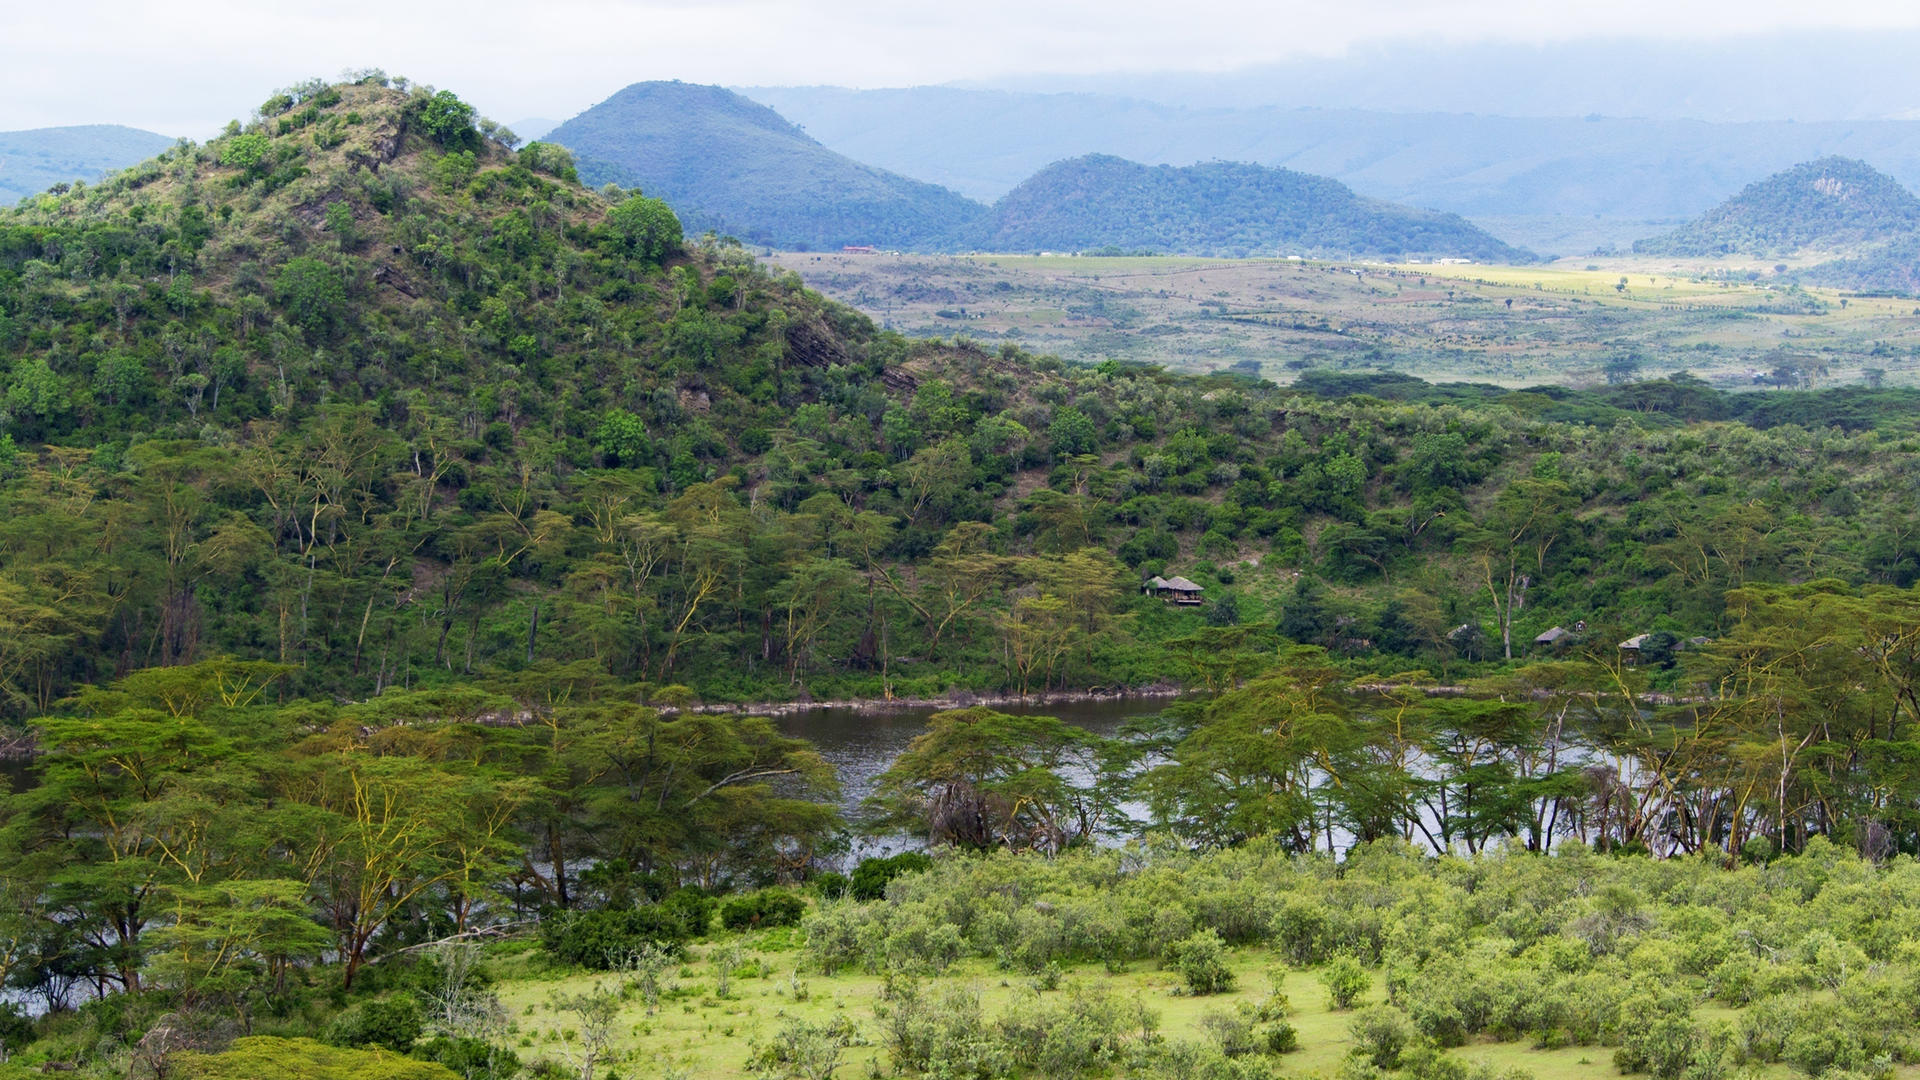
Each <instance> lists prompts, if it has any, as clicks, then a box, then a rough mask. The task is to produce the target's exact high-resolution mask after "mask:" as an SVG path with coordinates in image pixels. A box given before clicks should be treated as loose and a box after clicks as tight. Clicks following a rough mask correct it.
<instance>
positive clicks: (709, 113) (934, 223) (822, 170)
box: [547, 82, 986, 250]
mask: <svg viewBox="0 0 1920 1080" xmlns="http://www.w3.org/2000/svg"><path fill="white" fill-rule="evenodd" d="M547 138H548V139H549V140H551V141H553V142H556V143H559V144H560V145H562V146H565V147H567V148H569V149H571V150H572V151H574V153H575V154H577V155H578V156H579V161H580V169H581V174H582V176H583V177H584V178H585V179H586V180H587V181H588V182H589V183H592V184H599V183H603V182H608V181H611V182H614V183H618V184H621V185H624V186H628V187H639V188H642V189H643V190H645V191H646V192H647V193H648V194H649V195H655V196H658V197H661V198H664V199H666V200H667V201H669V202H671V203H672V204H673V206H674V208H675V209H676V210H677V211H679V213H680V215H681V217H682V218H683V219H685V222H686V224H687V227H688V229H689V231H690V232H693V233H698V232H702V231H705V230H707V229H713V230H717V231H719V232H721V233H726V234H730V235H733V236H737V237H739V238H740V239H742V240H745V241H747V242H749V243H754V244H767V245H771V246H774V247H781V248H792V249H799V250H817V249H821V248H839V247H842V246H844V245H874V246H881V247H903V248H917V249H929V248H945V247H950V246H952V245H953V243H954V242H955V240H956V238H957V237H959V236H960V235H961V234H962V233H964V232H965V231H966V230H967V228H968V227H969V226H971V225H972V224H973V223H974V222H975V221H977V220H979V219H980V218H981V217H982V216H983V215H984V214H985V213H986V208H985V207H984V206H981V205H980V204H979V203H976V202H973V201H972V200H970V199H966V198H963V197H962V196H960V195H957V194H955V193H954V192H951V191H948V190H947V189H946V188H942V187H937V186H935V185H933V184H927V183H922V182H920V181H917V180H909V179H907V178H906V177H904V176H899V175H896V174H894V173H890V172H887V171H886V170H884V169H877V168H874V167H872V166H869V165H863V164H861V163H860V162H857V161H854V160H852V159H851V158H847V157H844V156H842V155H840V154H837V153H834V152H833V151H831V150H828V149H827V148H826V147H824V146H821V145H820V144H819V143H818V142H815V141H814V140H813V139H812V138H811V137H809V136H808V135H807V134H806V133H805V132H803V131H801V130H800V129H799V128H798V127H795V126H794V125H793V124H791V123H788V122H787V121H786V120H784V119H782V118H781V117H780V115H779V114H778V113H776V112H774V111H773V110H772V109H769V108H767V107H766V106H764V105H758V104H755V103H754V102H752V101H749V100H747V99H746V98H744V97H741V96H740V95H738V94H735V93H733V92H731V91H729V90H724V89H722V88H720V87H717V86H700V85H696V84H691V83H681V82H643V83H635V84H633V85H632V86H629V87H627V88H626V89H624V90H622V91H620V92H619V93H617V94H615V95H613V96H612V97H610V98H608V99H607V100H605V101H603V102H601V103H600V104H598V105H595V106H594V107H593V108H591V109H588V110H587V111H586V112H584V113H581V114H580V115H579V116H576V117H574V118H573V119H571V120H569V121H567V122H566V123H564V124H561V125H560V126H559V127H557V128H554V129H553V130H552V131H551V132H550V133H549V134H548V135H547Z"/></svg>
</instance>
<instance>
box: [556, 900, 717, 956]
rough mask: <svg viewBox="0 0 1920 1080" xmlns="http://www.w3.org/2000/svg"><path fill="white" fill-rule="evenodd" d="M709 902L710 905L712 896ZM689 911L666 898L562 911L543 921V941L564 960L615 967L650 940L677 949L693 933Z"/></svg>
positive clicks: (653, 944) (650, 942)
mask: <svg viewBox="0 0 1920 1080" xmlns="http://www.w3.org/2000/svg"><path fill="white" fill-rule="evenodd" d="M702 899H705V898H704V897H703V898H702ZM707 903H708V904H709V905H711V904H712V901H711V900H708V901H707ZM711 910H712V909H711V907H708V908H707V911H708V912H711ZM687 914H688V913H686V912H682V911H676V910H674V909H672V908H669V907H668V905H667V904H666V903H660V904H653V905H650V906H648V907H642V908H633V909H628V910H622V909H617V908H607V909H602V910H600V911H581V912H562V913H559V914H556V915H549V916H547V917H546V918H545V919H544V920H542V921H541V924H540V943H541V945H542V946H544V947H545V948H546V950H547V954H548V955H549V956H552V957H553V958H554V959H555V960H558V961H560V962H561V963H563V964H578V965H579V966H581V967H584V968H591V969H593V970H595V971H611V970H614V969H616V968H619V967H621V966H622V965H624V964H625V962H626V959H627V957H628V956H629V955H631V954H633V953H634V952H636V951H639V950H640V949H642V948H644V947H646V946H649V945H651V946H659V947H664V948H669V949H673V950H676V951H677V950H678V949H679V947H680V945H681V944H682V943H684V942H685V941H686V940H687V938H688V937H690V936H691V933H690V932H689V930H688V922H689V920H688V918H687ZM708 917H711V916H710V915H709V916H708Z"/></svg>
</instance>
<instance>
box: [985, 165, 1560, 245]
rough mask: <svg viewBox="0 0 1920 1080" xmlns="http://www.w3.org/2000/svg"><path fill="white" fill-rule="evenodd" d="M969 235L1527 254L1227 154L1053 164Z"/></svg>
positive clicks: (1330, 184)
mask: <svg viewBox="0 0 1920 1080" xmlns="http://www.w3.org/2000/svg"><path fill="white" fill-rule="evenodd" d="M977 244H978V246H980V247H983V248H986V249H989V250H995V251H1026V250H1035V249H1042V250H1054V251H1086V250H1091V249H1096V248H1108V247H1113V248H1121V249H1125V250H1150V251H1158V252H1169V253H1180V254H1194V255H1230V256H1247V255H1260V254H1272V253H1274V252H1275V251H1278V252H1280V253H1282V254H1288V253H1300V254H1318V255H1335V256H1347V255H1393V256H1400V255H1426V256H1453V257H1461V258H1471V259H1475V260H1480V261H1486V262H1502V263H1520V262H1529V261H1531V260H1532V256H1531V255H1530V254H1528V253H1527V252H1524V251H1521V250H1519V249H1517V248H1513V247H1510V246H1508V245H1507V244H1505V243H1502V242H1501V241H1499V240H1497V239H1495V238H1494V237H1493V236H1491V235H1489V234H1487V233H1486V232H1483V231H1482V230H1480V229H1478V228H1476V227H1475V226H1473V225H1472V224H1471V223H1469V222H1468V221H1467V220H1466V219H1464V218H1462V217H1460V216H1458V215H1456V214H1443V213H1436V212H1434V211H1429V210H1417V209H1414V208H1412V207H1405V206H1397V205H1394V204H1392V203H1387V202H1382V201H1380V200H1378V199H1368V198H1363V197H1361V196H1359V195H1355V194H1354V193H1353V191H1352V190H1351V189H1349V188H1348V187H1347V186H1346V185H1344V184H1342V183H1340V182H1339V181H1337V180H1329V179H1327V178H1325V177H1321V176H1312V175H1308V174H1306V173H1298V172H1294V171H1292V170H1290V169H1274V168H1268V167H1266V166H1263V165H1251V164H1244V163H1237V162H1207V163H1204V164H1199V165H1191V166H1187V167H1184V168H1175V167H1173V166H1171V165H1159V166H1148V165H1140V164H1137V163H1135V162H1131V161H1126V160H1123V159H1121V158H1117V157H1112V156H1110V155H1105V154H1090V155H1087V156H1085V157H1079V158H1073V159H1071V160H1068V161H1061V162H1056V163H1055V164H1053V165H1050V166H1048V167H1047V168H1045V169H1042V170H1041V171H1040V172H1038V173H1036V174H1035V175H1034V176H1032V177H1031V178H1029V179H1028V180H1027V181H1026V182H1024V183H1022V184H1021V185H1020V186H1019V187H1016V188H1014V189H1013V190H1012V191H1010V192H1008V193H1007V194H1006V196H1005V197H1003V198H1002V199H1001V200H1000V201H999V202H998V203H995V204H994V207H993V215H992V217H991V218H990V219H989V220H988V221H987V222H986V223H985V225H984V231H983V232H982V234H981V235H980V237H979V239H978V240H977Z"/></svg>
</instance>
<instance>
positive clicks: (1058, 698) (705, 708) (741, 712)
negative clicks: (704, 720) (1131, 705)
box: [661, 683, 1187, 718]
mask: <svg viewBox="0 0 1920 1080" xmlns="http://www.w3.org/2000/svg"><path fill="white" fill-rule="evenodd" d="M1186 692H1187V691H1186V690H1185V689H1184V688H1182V687H1179V686H1175V685H1173V684H1172V683H1156V684H1155V685H1152V686H1143V687H1139V688H1136V689H1131V690H1060V691H1055V692H1052V693H1046V694H979V693H974V692H972V691H968V690H952V691H949V692H947V693H945V694H941V695H939V696H937V697H895V698H844V699H839V700H828V701H817V700H810V701H766V702H758V703H754V704H746V705H726V704H702V705H690V706H687V708H686V709H685V711H687V712H694V713H705V714H712V715H732V716H767V717H775V718H778V717H783V716H795V715H798V714H800V713H806V712H814V711H816V710H821V709H839V710H846V711H850V712H856V713H889V712H909V711H913V710H917V709H968V708H974V707H985V708H989V709H999V708H1006V707H1009V706H1018V707H1020V708H1027V709H1031V708H1040V707H1044V706H1047V705H1053V704H1065V705H1090V704H1100V703H1103V702H1120V701H1145V700H1155V699H1166V700H1171V699H1173V698H1177V697H1179V696H1181V695H1182V694H1184V693H1186ZM661 711H662V712H672V711H676V710H673V709H662V710H661Z"/></svg>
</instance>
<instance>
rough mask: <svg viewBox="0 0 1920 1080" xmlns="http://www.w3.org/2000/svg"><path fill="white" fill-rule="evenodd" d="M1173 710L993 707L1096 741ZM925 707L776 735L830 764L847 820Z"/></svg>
mask: <svg viewBox="0 0 1920 1080" xmlns="http://www.w3.org/2000/svg"><path fill="white" fill-rule="evenodd" d="M1171 704H1172V699H1171V698H1110V699H1105V700H1100V701H1058V702H1053V703H1051V704H1022V705H994V706H992V708H994V709H995V710H996V711H998V712H1004V713H1011V714H1013V715H1016V716H1052V717H1057V718H1059V719H1061V720H1064V721H1066V722H1067V723H1069V724H1073V725H1075V726H1076V727H1082V728H1086V729H1087V730H1088V731H1091V732H1093V733H1095V734H1096V735H1113V734H1115V733H1117V732H1118V731H1119V730H1120V729H1121V728H1122V727H1124V726H1125V725H1126V724H1127V722H1128V721H1130V720H1137V719H1140V718H1142V717H1148V716H1153V715H1155V714H1157V713H1160V712H1163V711H1165V710H1166V708H1167V707H1168V706H1169V705H1171ZM951 707H952V706H941V707H939V708H933V707H928V706H918V707H908V708H898V709H887V710H884V711H869V710H867V709H851V708H844V707H842V708H827V707H822V708H817V709H807V710H804V711H801V712H796V713H791V714H789V715H786V716H782V717H780V718H779V720H778V721H777V723H778V724H779V725H780V730H781V731H782V732H784V733H785V734H788V735H794V736H798V737H799V738H803V739H806V740H808V741H809V742H811V743H813V745H814V747H815V748H817V749H818V750H819V751H820V756H821V757H823V758H826V759H827V761H829V762H831V763H832V765H833V767H834V771H835V772H836V773H837V774H838V776H839V778H840V811H841V813H843V814H845V815H846V816H847V817H848V818H849V819H851V818H852V817H853V816H854V814H855V813H856V812H857V811H858V810H859V807H860V801H861V800H862V799H865V798H866V797H867V796H869V795H871V794H873V789H874V782H875V780H876V779H877V778H878V777H879V776H880V774H881V773H883V772H885V771H886V770H887V767H888V766H889V765H892V764H893V761H894V759H895V758H897V757H899V756H900V753H901V751H903V750H905V749H906V748H907V743H909V742H911V741H912V740H913V737H914V736H916V735H919V734H921V733H923V732H925V731H926V730H927V717H929V716H932V715H933V714H934V713H936V712H940V711H941V710H942V709H944V708H951ZM920 846H921V844H920V843H919V842H918V841H915V840H912V839H910V838H905V837H895V838H891V839H889V840H887V841H886V842H882V843H877V844H871V845H869V844H860V845H856V848H855V851H854V855H855V857H856V858H858V857H864V856H866V855H884V854H887V853H889V852H891V851H899V850H902V849H905V848H917V847H920Z"/></svg>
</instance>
